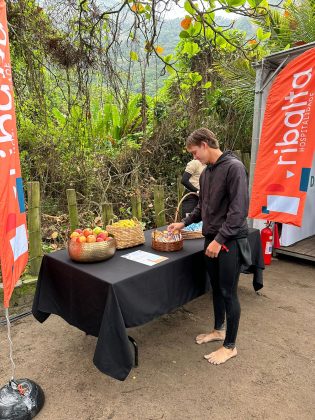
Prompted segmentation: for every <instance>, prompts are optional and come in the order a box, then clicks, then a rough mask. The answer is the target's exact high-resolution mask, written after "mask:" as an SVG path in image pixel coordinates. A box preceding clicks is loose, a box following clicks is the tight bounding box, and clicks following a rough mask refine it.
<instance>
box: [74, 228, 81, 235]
mask: <svg viewBox="0 0 315 420" xmlns="http://www.w3.org/2000/svg"><path fill="white" fill-rule="evenodd" d="M74 232H78V233H79V234H80V235H82V233H83V230H82V229H75V230H74Z"/></svg>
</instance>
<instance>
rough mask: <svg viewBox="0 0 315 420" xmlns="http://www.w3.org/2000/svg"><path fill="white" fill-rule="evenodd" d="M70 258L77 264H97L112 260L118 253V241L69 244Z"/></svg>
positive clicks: (71, 242) (113, 239)
mask: <svg viewBox="0 0 315 420" xmlns="http://www.w3.org/2000/svg"><path fill="white" fill-rule="evenodd" d="M68 252H69V256H70V258H71V259H72V260H73V261H76V262H97V261H105V260H108V259H109V258H111V257H112V256H113V255H114V254H115V252H116V240H115V238H112V239H111V240H110V241H104V242H92V243H87V242H74V241H69V242H68Z"/></svg>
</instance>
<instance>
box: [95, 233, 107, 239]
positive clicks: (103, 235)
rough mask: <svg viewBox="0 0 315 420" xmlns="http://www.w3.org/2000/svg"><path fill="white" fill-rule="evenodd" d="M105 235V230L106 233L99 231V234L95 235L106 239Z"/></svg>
mask: <svg viewBox="0 0 315 420" xmlns="http://www.w3.org/2000/svg"><path fill="white" fill-rule="evenodd" d="M107 236H108V234H107V232H106V233H105V232H101V233H99V234H98V235H97V237H98V238H103V239H106V238H107Z"/></svg>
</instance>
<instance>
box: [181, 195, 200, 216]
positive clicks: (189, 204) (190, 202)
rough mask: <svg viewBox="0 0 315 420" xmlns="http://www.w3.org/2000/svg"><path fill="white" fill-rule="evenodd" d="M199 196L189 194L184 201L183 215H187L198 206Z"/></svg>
mask: <svg viewBox="0 0 315 420" xmlns="http://www.w3.org/2000/svg"><path fill="white" fill-rule="evenodd" d="M198 201H199V198H198V197H197V196H196V195H189V196H188V197H186V198H185V200H184V201H183V203H182V217H186V216H187V214H189V213H191V212H192V211H193V210H194V208H195V207H196V206H197V204H198Z"/></svg>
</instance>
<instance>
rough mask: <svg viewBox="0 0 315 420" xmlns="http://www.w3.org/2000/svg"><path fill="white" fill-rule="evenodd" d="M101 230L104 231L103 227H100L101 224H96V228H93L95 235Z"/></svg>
mask: <svg viewBox="0 0 315 420" xmlns="http://www.w3.org/2000/svg"><path fill="white" fill-rule="evenodd" d="M101 232H103V229H102V228H101V227H99V226H96V227H95V228H94V229H93V233H94V235H96V236H97V235H98V234H99V233H101Z"/></svg>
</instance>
